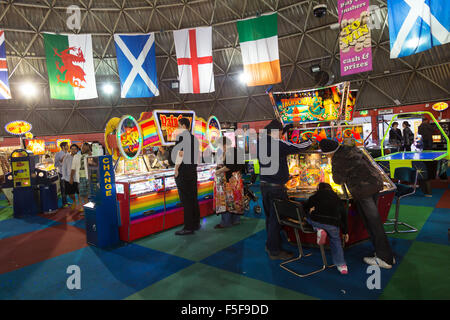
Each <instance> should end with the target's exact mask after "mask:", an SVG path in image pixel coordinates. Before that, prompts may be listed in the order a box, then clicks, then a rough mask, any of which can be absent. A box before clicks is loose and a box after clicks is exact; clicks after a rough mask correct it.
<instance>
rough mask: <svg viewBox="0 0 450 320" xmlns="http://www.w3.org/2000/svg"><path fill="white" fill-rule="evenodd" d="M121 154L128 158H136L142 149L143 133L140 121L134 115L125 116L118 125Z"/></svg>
mask: <svg viewBox="0 0 450 320" xmlns="http://www.w3.org/2000/svg"><path fill="white" fill-rule="evenodd" d="M117 141H118V143H117V144H118V147H119V151H120V154H121V155H122V156H124V157H125V158H126V159H128V160H134V159H136V158H137V157H138V156H139V154H140V152H141V150H142V133H141V127H140V125H139V123H138V122H137V121H136V119H134V118H133V117H132V116H123V117H122V119H121V120H120V122H119V125H118V127H117Z"/></svg>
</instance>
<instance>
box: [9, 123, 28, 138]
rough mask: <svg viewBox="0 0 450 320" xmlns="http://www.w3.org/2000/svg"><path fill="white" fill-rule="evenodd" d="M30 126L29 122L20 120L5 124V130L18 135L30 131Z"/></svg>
mask: <svg viewBox="0 0 450 320" xmlns="http://www.w3.org/2000/svg"><path fill="white" fill-rule="evenodd" d="M31 128H32V126H31V123H29V122H26V121H22V120H18V121H13V122H10V123H8V124H7V125H6V126H5V130H6V132H8V133H10V134H14V135H18V136H21V135H23V134H25V133H27V132H30V131H31Z"/></svg>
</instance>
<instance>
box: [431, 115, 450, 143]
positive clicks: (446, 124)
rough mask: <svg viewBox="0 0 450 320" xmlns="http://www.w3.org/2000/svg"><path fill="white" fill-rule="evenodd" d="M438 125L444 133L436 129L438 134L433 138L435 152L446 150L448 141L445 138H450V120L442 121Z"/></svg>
mask: <svg viewBox="0 0 450 320" xmlns="http://www.w3.org/2000/svg"><path fill="white" fill-rule="evenodd" d="M438 123H439V125H440V126H441V128H442V130H443V131H444V132H443V133H442V132H440V131H439V130H438V128H437V127H436V132H435V134H433V136H432V138H433V150H446V149H447V140H446V139H445V136H447V137H449V136H450V119H445V120H441V121H439V122H438Z"/></svg>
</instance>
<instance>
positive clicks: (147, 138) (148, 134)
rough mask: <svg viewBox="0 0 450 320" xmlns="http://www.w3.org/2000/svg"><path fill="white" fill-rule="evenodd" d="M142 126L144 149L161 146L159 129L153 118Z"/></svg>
mask: <svg viewBox="0 0 450 320" xmlns="http://www.w3.org/2000/svg"><path fill="white" fill-rule="evenodd" d="M140 125H141V131H142V138H143V145H142V148H145V147H150V146H155V145H160V144H161V139H160V138H159V135H158V129H157V128H156V123H155V120H154V119H153V118H150V119H147V120H144V121H142V122H141V123H140Z"/></svg>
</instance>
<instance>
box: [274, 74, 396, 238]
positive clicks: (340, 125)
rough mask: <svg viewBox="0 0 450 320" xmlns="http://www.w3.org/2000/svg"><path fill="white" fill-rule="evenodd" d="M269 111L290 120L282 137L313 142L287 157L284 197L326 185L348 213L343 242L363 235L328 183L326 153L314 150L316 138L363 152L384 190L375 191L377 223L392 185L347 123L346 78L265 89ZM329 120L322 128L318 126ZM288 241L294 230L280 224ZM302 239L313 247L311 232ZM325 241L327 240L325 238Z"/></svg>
mask: <svg viewBox="0 0 450 320" xmlns="http://www.w3.org/2000/svg"><path fill="white" fill-rule="evenodd" d="M269 95H270V97H271V101H272V103H273V105H274V109H275V113H276V114H277V116H278V118H279V119H280V120H281V122H282V124H283V125H284V126H286V125H288V124H293V128H291V129H289V131H288V132H287V140H288V141H289V142H291V143H294V144H297V143H301V142H303V141H305V140H307V139H311V140H312V141H313V145H312V147H311V148H310V149H309V150H308V151H305V152H304V153H302V154H297V155H291V156H289V158H288V166H289V173H290V176H291V179H290V180H289V181H288V183H287V184H286V188H287V190H288V196H289V198H290V199H292V200H295V201H300V202H304V201H306V200H307V199H308V198H309V197H310V196H311V195H312V194H313V193H314V192H315V191H316V190H317V186H318V184H319V183H320V182H327V183H329V184H330V185H331V186H332V188H333V190H334V191H335V192H336V193H337V194H338V195H339V197H340V198H341V199H342V201H344V202H345V204H346V210H347V213H348V227H349V243H348V244H347V245H351V244H354V243H357V242H360V241H362V240H365V239H368V238H369V235H368V233H367V231H366V229H365V227H364V223H363V220H362V217H361V215H360V214H359V213H358V209H357V207H356V205H355V202H354V200H353V198H352V195H351V194H350V192H349V191H348V190H347V188H345V187H341V186H340V185H337V184H336V183H334V181H333V175H332V164H331V155H330V154H324V153H322V152H321V151H320V149H319V142H320V140H322V139H333V140H335V141H337V142H338V143H340V144H346V145H353V146H356V147H358V148H360V150H361V151H362V152H363V154H364V155H365V156H366V157H367V158H368V159H369V162H370V163H371V164H372V165H373V166H374V168H376V170H377V172H378V173H379V175H380V177H382V179H383V182H384V188H383V190H382V191H381V192H379V194H378V197H377V198H378V211H379V214H380V218H381V220H382V222H385V221H386V220H387V216H388V213H389V210H390V207H391V205H392V202H393V199H394V196H395V190H396V187H395V184H394V183H393V182H392V181H391V179H390V178H389V176H388V175H387V174H386V173H385V172H384V171H383V170H382V169H381V168H380V167H379V166H378V165H377V164H376V162H375V161H374V160H373V158H372V157H371V156H370V154H369V153H368V152H367V150H365V148H364V136H363V127H362V125H347V122H348V121H351V120H352V117H353V102H354V100H353V99H352V98H351V97H350V96H349V84H348V83H347V82H344V83H341V84H337V85H334V86H331V87H326V88H320V89H314V90H306V91H293V92H286V93H283V92H281V93H269ZM324 122H325V123H329V124H328V125H325V126H323V124H324ZM284 228H285V230H286V232H287V235H288V238H289V241H291V242H292V243H295V242H296V239H295V234H294V230H293V229H292V228H290V227H288V226H285V227H284ZM300 239H301V241H302V243H305V244H308V245H311V246H315V245H317V244H316V241H317V239H316V235H315V234H305V233H301V234H300ZM327 241H328V240H327Z"/></svg>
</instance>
